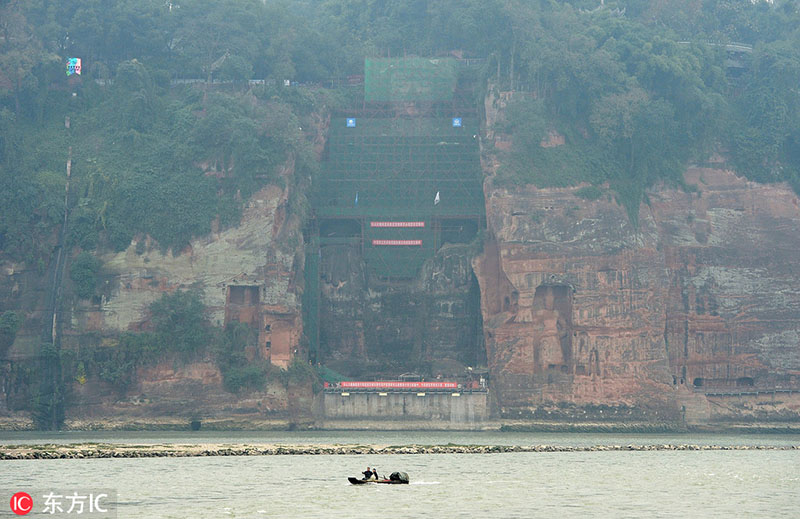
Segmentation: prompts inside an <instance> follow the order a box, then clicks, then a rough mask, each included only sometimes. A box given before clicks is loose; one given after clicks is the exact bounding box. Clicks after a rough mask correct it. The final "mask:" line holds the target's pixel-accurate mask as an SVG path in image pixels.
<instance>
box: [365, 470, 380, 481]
mask: <svg viewBox="0 0 800 519" xmlns="http://www.w3.org/2000/svg"><path fill="white" fill-rule="evenodd" d="M362 474H364V478H363V480H364V481H367V480H369V479H372V470H371V469H370V468H369V467H367V470H365V471H364V472H362ZM375 479H377V477H376V478H375Z"/></svg>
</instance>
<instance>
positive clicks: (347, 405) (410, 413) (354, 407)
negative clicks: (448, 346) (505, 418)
mask: <svg viewBox="0 0 800 519" xmlns="http://www.w3.org/2000/svg"><path fill="white" fill-rule="evenodd" d="M344 395H347V396H344ZM420 395H421V394H418V393H413V392H409V393H405V392H403V393H401V392H396V393H385V396H382V395H381V394H379V393H378V392H351V393H349V394H347V393H338V392H330V393H328V392H326V393H323V394H322V415H323V417H324V418H326V419H335V420H343V419H344V420H347V419H354V420H356V419H357V420H365V419H367V420H397V419H403V420H439V421H449V422H451V423H459V424H461V423H463V424H471V423H475V422H481V421H485V420H487V419H488V418H489V405H488V404H489V402H488V400H489V398H488V393H486V392H475V393H459V396H453V394H452V393H449V392H436V393H430V392H427V393H424V396H420Z"/></svg>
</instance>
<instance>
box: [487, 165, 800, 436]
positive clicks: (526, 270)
mask: <svg viewBox="0 0 800 519" xmlns="http://www.w3.org/2000/svg"><path fill="white" fill-rule="evenodd" d="M686 181H687V183H688V184H690V185H695V186H697V189H696V191H689V192H685V191H683V190H680V189H673V188H666V187H658V188H655V189H652V190H650V191H649V192H648V193H647V197H648V201H649V204H642V206H641V208H640V213H639V226H638V228H634V227H632V225H631V224H630V222H629V220H628V218H627V216H626V213H625V210H624V208H623V207H621V206H620V205H618V204H617V203H616V202H615V201H614V200H613V198H612V197H611V195H610V194H609V196H604V197H601V198H600V199H599V200H596V201H588V200H584V199H581V198H579V197H577V196H575V192H576V190H577V188H562V189H557V188H553V189H537V188H535V187H526V188H523V189H519V190H517V191H515V192H509V191H507V190H503V189H495V188H493V187H492V184H491V182H488V183H487V220H488V225H489V236H490V238H489V241H488V243H487V246H486V247H485V251H484V254H483V255H482V256H481V257H479V258H477V259H476V261H475V269H476V272H477V274H478V280H479V282H480V284H481V292H482V309H483V317H484V327H485V334H486V348H487V356H488V358H489V367H490V371H491V376H492V384H493V386H492V387H493V389H495V390H496V394H497V400H498V404H499V407H500V411H501V413H507V414H509V415H515V414H518V413H520V412H523V411H524V412H535V410H536V409H537V408H538V407H539V406H542V405H549V404H553V403H558V402H562V403H564V404H565V405H567V404H569V405H578V406H579V407H580V406H584V409H585V412H589V413H592V412H596V411H597V408H596V405H598V404H603V405H613V406H617V407H620V406H621V407H625V408H627V407H630V406H636V407H638V408H641V409H649V410H650V411H649V413H650V415H651V417H652V418H654V419H655V413H659V414H658V417H659V418H658V419H659V420H661V419H683V418H684V417H685V418H686V420H688V421H692V420H696V421H703V420H713V419H715V417H717V416H721V415H723V414H724V415H725V416H727V417H728V418H727V419H730V417H731V416H736V412H735V411H731V410H730V409H729V410H728V411H725V412H723V413H720V412H718V411H717V412H712V411H711V410H710V406H709V403H708V402H709V397H708V396H706V393H711V392H717V393H719V392H726V391H727V392H731V393H736V392H741V391H743V390H747V389H748V388H749V389H758V388H761V389H770V388H795V389H798V388H800V342H798V339H797V338H798V336H799V335H798V333H800V311H799V310H800V284H798V281H797V280H798V279H800V276H798V275H800V259H798V258H800V254H798V252H800V233H798V232H797V230H798V229H800V225H799V224H800V208H798V205H799V204H798V198H797V196H796V195H795V194H794V193H793V192H792V191H791V189H790V188H789V187H788V186H786V185H770V186H766V185H760V184H755V183H752V182H747V181H745V180H743V179H741V178H739V177H737V176H736V175H735V174H734V173H732V172H730V171H725V170H722V169H701V168H690V169H689V170H688V171H687V173H686ZM743 388H744V389H743ZM782 401H784V403H785V405H784V407H783V408H781V407H780V405H778V406H777V407H776V406H775V405H772V404H770V405H766V404H765V406H764V409H767V408H770V409H771V410H772V411H770V412H766V411H764V412H762V411H763V410H762V411H759V410H751V411H752V412H750V414H755V415H758V416H760V417H761V418H762V419H763V418H764V417H766V416H770V415H771V414H770V413H772V415H774V416H779V415H780V416H783V417H785V416H786V413H788V414H789V415H792V416H795V418H797V417H798V414H799V413H798V411H799V410H800V408H798V407H797V405H796V403H797V400H796V399H794V398H792V397H790V396H787V397H786V398H783V399H782ZM703 402H705V404H704V403H703ZM593 406H595V407H593ZM756 407H757V406H756ZM606 413H608V411H606Z"/></svg>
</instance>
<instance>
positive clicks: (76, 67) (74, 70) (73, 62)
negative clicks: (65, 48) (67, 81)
mask: <svg viewBox="0 0 800 519" xmlns="http://www.w3.org/2000/svg"><path fill="white" fill-rule="evenodd" d="M72 74H78V75H79V76H80V75H81V58H69V59H67V75H68V76H71V75H72Z"/></svg>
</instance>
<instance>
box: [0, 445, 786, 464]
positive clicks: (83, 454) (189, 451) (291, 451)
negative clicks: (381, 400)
mask: <svg viewBox="0 0 800 519" xmlns="http://www.w3.org/2000/svg"><path fill="white" fill-rule="evenodd" d="M742 450H800V445H792V446H771V445H694V444H678V445H675V444H661V445H592V446H564V445H405V446H377V445H147V446H143V445H110V444H81V445H66V446H63V445H25V446H2V447H0V460H29V459H83V458H185V457H202V456H277V455H358V454H362V455H363V454H370V455H375V454H499V453H510V452H601V451H612V452H614V451H616V452H619V451H742Z"/></svg>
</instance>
